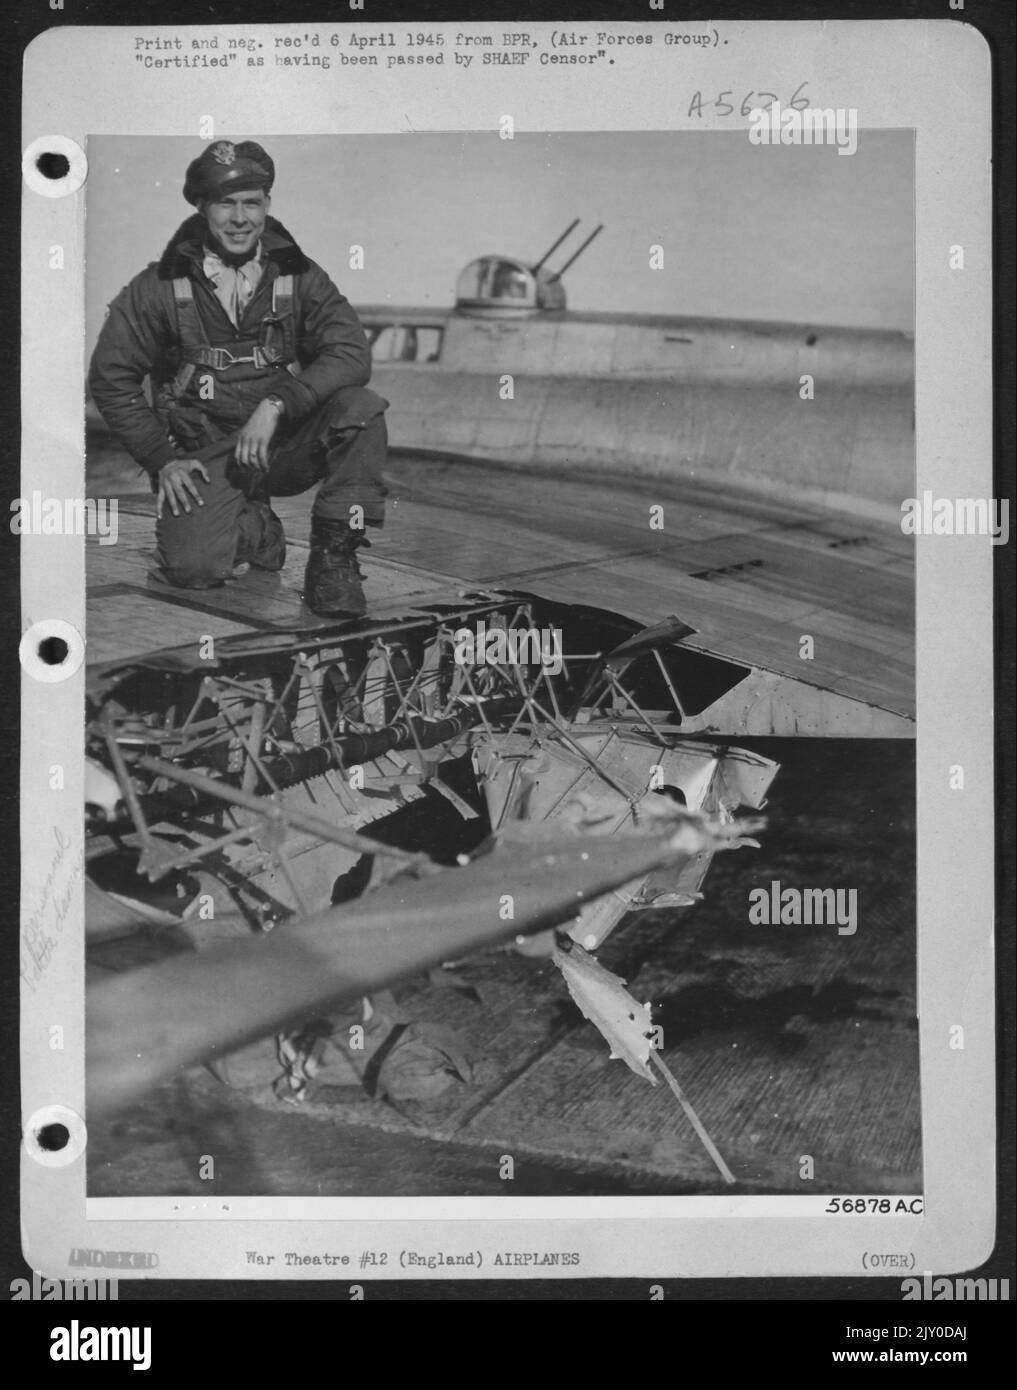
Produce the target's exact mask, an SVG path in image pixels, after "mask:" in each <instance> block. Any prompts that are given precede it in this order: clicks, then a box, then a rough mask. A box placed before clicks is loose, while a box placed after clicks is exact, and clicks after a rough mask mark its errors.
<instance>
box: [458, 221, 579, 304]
mask: <svg viewBox="0 0 1017 1390" xmlns="http://www.w3.org/2000/svg"><path fill="white" fill-rule="evenodd" d="M578 226H579V218H578V217H576V218H574V219H573V221H572V222H571V223H570V224H569V225H568V226H567V227H566V228H565V230H564V232H562V234H561V236H560V237H558V239H557V240H556V241H555V242H553V243H552V245H551V246H549V247H548V249H547V250H546V251H545V252H544V254H543V255H542V256H541V258H540V260H539V261H537V262H536V263H535V264H534V265H531V266H530V265H527V264H526V263H525V262H524V261H519V260H515V259H514V258H513V257H510V256H481V257H479V258H478V259H477V260H475V261H471V262H470V263H469V265H468V266H467V267H466V269H465V270H464V271H463V272H462V274H461V275H460V276H459V279H458V280H457V282H456V311H457V312H458V313H460V314H469V315H472V316H477V317H491V318H520V317H524V316H529V315H531V314H536V313H539V312H540V311H542V310H552V309H564V308H565V287H564V285H563V284H562V276H563V275H564V274H565V272H566V270H568V268H569V266H571V265H574V264H575V262H576V261H577V260H578V259H579V257H580V256H581V255H582V254H583V252H584V251H585V250H586V248H587V247H588V246H589V245H590V244H591V243H592V242H593V241H594V239H595V238H596V237H598V236H599V235H600V233H601V232H602V231H603V230H604V226H603V223H601V224H600V225H599V226H597V227H595V228H594V229H593V231H592V232H591V233H590V235H589V236H588V237H587V238H586V240H585V241H584V242H582V243H581V245H580V246H579V247H578V249H577V250H575V251H574V252H573V253H572V255H571V256H570V257H569V258H568V260H567V261H566V262H565V264H564V265H562V266H559V268H558V269H557V270H550V269H548V267H547V261H548V260H549V259H550V258H551V256H553V255H554V253H555V251H557V250H558V247H559V246H561V245H562V243H563V242H565V241H566V240H567V239H568V238H569V237H570V236H571V235H572V233H573V232H574V231H575V229H576V228H577V227H578Z"/></svg>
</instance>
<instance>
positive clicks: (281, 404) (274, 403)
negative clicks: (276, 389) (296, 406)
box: [264, 396, 286, 415]
mask: <svg viewBox="0 0 1017 1390" xmlns="http://www.w3.org/2000/svg"><path fill="white" fill-rule="evenodd" d="M264 399H265V401H266V403H267V404H268V405H270V406H271V407H272V409H273V410H278V412H279V414H280V415H285V414H286V402H285V401H284V400H283V399H282V397H281V396H265V398H264Z"/></svg>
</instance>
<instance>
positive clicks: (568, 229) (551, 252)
mask: <svg viewBox="0 0 1017 1390" xmlns="http://www.w3.org/2000/svg"><path fill="white" fill-rule="evenodd" d="M578 226H579V218H578V217H577V218H575V219H574V221H572V222H570V223H569V225H568V226H567V227H566V228H565V230H564V231H563V232H562V234H561V236H560V237H559V238H558V240H557V241H556V242H555V243H554V245H553V246H549V247H548V248H547V250H546V251H545V252H544V254H543V255H542V256H541V258H540V260H539V261H538V262H537V264H536V265H535V266H532V267H531V269H532V271H533V273H534V275H536V273H537V271H538V270H539V269H540V267H541V266H542V265H543V264H544V262H545V261H546V260H547V258H548V257H549V256H553V255H554V253H555V252H556V251H557V250H558V247H559V246H560V245H561V244H562V242H563V241H564V240H565V239H566V237H570V236H571V235H572V233H573V232H574V231H575V229H576V228H577V227H578Z"/></svg>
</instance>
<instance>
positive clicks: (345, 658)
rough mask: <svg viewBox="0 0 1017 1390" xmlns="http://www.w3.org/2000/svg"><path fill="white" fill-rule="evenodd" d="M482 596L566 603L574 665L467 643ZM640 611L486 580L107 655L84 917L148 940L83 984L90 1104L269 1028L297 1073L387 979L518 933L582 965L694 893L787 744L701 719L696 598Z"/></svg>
mask: <svg viewBox="0 0 1017 1390" xmlns="http://www.w3.org/2000/svg"><path fill="white" fill-rule="evenodd" d="M603 616H604V618H605V619H606V618H607V617H608V615H603ZM481 621H483V623H484V625H485V628H486V630H487V631H489V632H490V631H493V630H497V629H498V628H499V627H503V628H505V629H506V630H516V631H520V630H541V629H546V628H547V627H548V625H549V624H552V625H554V626H555V628H556V630H557V631H559V632H560V634H561V651H562V654H563V659H562V661H561V663H560V666H561V669H560V671H558V672H557V673H556V674H552V673H551V671H550V669H549V663H547V662H545V663H544V664H530V665H518V664H504V663H502V662H500V661H498V660H497V659H494V660H492V659H491V653H490V651H489V650H488V651H478V652H477V653H475V654H474V656H475V659H474V660H471V661H465V660H463V654H462V648H461V645H459V646H457V644H456V642H455V633H456V632H457V631H461V630H462V628H463V627H464V626H468V625H471V624H478V623H480V622H481ZM621 629H622V630H621V631H619V620H617V619H612V620H611V621H609V622H608V621H605V622H604V623H602V624H600V625H598V620H597V614H596V610H592V609H590V610H582V611H579V610H573V611H572V612H571V613H570V611H569V610H563V609H561V608H560V607H556V608H555V609H553V610H548V609H543V608H542V607H541V605H540V603H539V601H537V600H534V599H532V598H531V597H529V596H526V595H503V594H474V595H466V596H457V597H456V600H455V601H454V602H450V603H448V604H447V605H442V606H441V607H440V608H439V607H438V606H437V605H435V606H433V607H432V608H431V609H430V610H429V611H415V612H411V613H409V614H408V615H407V616H406V617H405V618H403V619H400V620H398V621H392V622H387V623H372V622H369V621H364V622H360V623H356V624H345V625H342V626H337V627H336V628H335V629H317V630H315V631H314V632H310V633H287V634H272V635H271V636H269V637H267V638H265V639H263V640H262V639H258V638H250V637H244V638H241V639H235V640H230V639H226V640H224V641H222V642H220V643H219V644H218V646H217V651H216V653H215V657H214V659H213V660H212V661H200V660H195V659H194V656H193V652H190V651H188V652H183V651H166V652H157V653H153V654H152V655H151V656H149V657H147V658H146V659H145V660H144V661H143V662H134V663H132V664H130V665H127V666H123V667H119V668H104V669H100V670H97V671H93V672H92V673H91V677H90V703H89V721H88V738H87V759H88V761H87V778H86V798H87V803H88V804H87V806H86V818H87V825H88V831H89V842H88V851H87V860H88V888H87V895H88V896H87V905H88V906H87V938H88V942H89V944H90V946H91V947H93V948H104V947H107V946H108V943H110V942H117V941H120V940H122V939H127V938H138V937H139V936H141V937H144V938H145V939H146V940H147V941H148V943H149V944H150V945H152V944H153V943H154V945H155V949H154V950H153V951H151V952H149V956H148V963H146V964H144V965H143V966H142V967H141V968H131V969H123V968H122V967H115V968H114V970H113V972H112V973H110V971H109V960H108V953H107V960H106V962H105V964H106V967H107V969H106V972H105V973H104V974H103V975H102V977H101V978H100V979H99V980H98V982H97V983H93V984H91V985H90V987H89V995H88V1047H89V1053H88V1078H89V1105H90V1108H91V1109H92V1110H93V1113H98V1114H108V1113H111V1112H112V1111H115V1110H116V1109H118V1108H120V1107H122V1106H124V1105H125V1104H128V1103H129V1102H130V1101H131V1100H132V1099H134V1098H136V1097H137V1096H139V1095H140V1094H142V1093H144V1091H145V1090H147V1089H148V1088H150V1087H151V1086H153V1085H154V1084H156V1083H157V1082H158V1081H159V1080H161V1079H163V1078H165V1077H167V1076H170V1075H173V1074H174V1073H176V1072H178V1071H179V1070H181V1069H182V1068H185V1067H187V1066H191V1065H194V1064H196V1063H201V1062H204V1063H208V1064H212V1065H218V1064H219V1063H221V1062H222V1060H223V1059H224V1058H227V1057H228V1056H229V1054H230V1053H232V1052H235V1051H236V1049H238V1048H240V1047H242V1046H243V1045H245V1044H247V1043H249V1042H251V1041H252V1040H253V1039H257V1038H260V1037H266V1036H270V1035H272V1034H276V1035H278V1036H279V1049H278V1053H279V1057H280V1058H281V1062H282V1066H283V1070H284V1073H285V1077H286V1080H287V1082H288V1085H287V1088H286V1089H287V1093H288V1095H289V1096H290V1098H297V1099H299V1098H300V1096H301V1095H302V1094H304V1093H305V1092H306V1086H307V1084H308V1083H309V1082H310V1080H311V1079H312V1078H313V1074H314V1067H315V1063H314V1057H315V1055H317V1054H316V1053H315V1050H314V1048H315V1039H314V1037H313V1035H310V1036H309V1034H308V1032H307V1030H306V1029H305V1028H304V1024H305V1023H306V1021H307V1020H308V1019H309V1018H310V1017H311V1016H312V1015H313V1016H321V1015H322V1013H325V1014H330V1015H331V1016H332V1017H333V1018H334V1019H342V1020H343V1022H344V1025H345V1024H346V1023H348V1021H349V1020H350V1019H353V1020H357V1019H360V1020H364V1021H366V1020H368V1019H369V1018H370V1014H371V1011H372V1005H371V1003H370V1000H371V998H372V996H374V995H375V994H376V992H377V991H381V990H384V989H386V988H387V987H388V986H389V985H390V984H392V983H393V982H395V981H397V980H400V979H405V978H406V977H407V976H409V975H412V974H414V973H419V972H422V971H426V970H427V969H429V968H432V967H440V966H441V965H442V963H443V962H447V961H450V960H459V959H462V958H463V957H464V956H465V955H467V954H468V953H470V952H473V951H476V950H482V949H490V948H491V947H492V946H497V945H504V944H509V945H511V946H513V947H514V948H515V949H517V950H520V951H522V952H524V953H528V954H543V955H551V954H552V953H554V959H555V961H556V963H557V964H558V965H559V966H560V968H562V969H563V971H564V973H565V975H566V978H567V979H568V976H569V971H570V969H572V970H574V960H573V961H572V962H571V963H570V962H569V960H568V952H567V950H566V949H565V948H566V947H567V946H568V945H569V944H570V943H575V945H576V952H577V955H576V957H575V959H576V960H577V959H579V958H580V956H582V957H586V956H588V955H589V953H592V952H595V951H596V950H597V949H598V948H599V947H600V946H601V945H602V943H603V942H604V940H605V939H606V938H607V936H608V935H609V934H610V932H611V931H612V930H613V929H614V927H615V926H616V925H617V924H618V923H619V921H620V920H621V919H622V917H624V916H625V914H626V913H628V912H630V911H632V910H637V909H640V908H644V907H649V906H655V907H661V906H672V907H673V906H682V907H685V906H689V905H692V904H694V903H695V902H696V901H697V899H698V898H699V897H700V895H701V888H702V884H703V880H704V878H705V875H706V873H707V870H708V868H709V865H710V862H711V860H712V857H713V855H714V854H715V853H716V852H717V850H718V849H727V848H736V847H739V846H741V845H745V844H754V843H755V841H754V840H752V839H751V838H750V837H751V835H752V834H753V832H754V831H756V830H757V829H758V828H759V826H760V825H761V822H760V821H759V820H758V819H756V818H750V819H744V820H742V819H739V818H738V815H739V812H740V811H743V810H744V811H748V812H754V811H757V810H759V809H760V808H761V807H762V806H763V805H764V802H765V797H766V793H767V789H768V787H769V785H770V783H771V781H772V779H773V777H774V775H775V773H776V771H777V768H776V765H775V764H774V763H772V762H771V761H769V760H768V759H766V758H763V757H761V756H759V755H757V754H755V753H751V752H748V751H745V750H739V749H736V748H729V747H717V746H714V745H712V744H708V743H703V742H699V741H698V740H696V739H694V738H690V737H689V736H688V734H687V733H686V732H684V725H685V724H686V723H687V722H689V720H690V719H692V718H694V716H695V714H696V695H695V691H694V689H693V688H692V686H691V683H690V681H689V668H688V667H686V665H685V664H684V661H683V650H682V647H681V641H682V637H683V636H684V635H687V634H688V632H689V631H690V630H689V629H688V628H687V627H686V626H685V625H684V624H683V623H681V622H680V620H679V619H677V618H671V619H667V620H665V621H664V622H663V623H661V624H658V625H656V626H655V627H653V628H648V629H644V630H642V631H637V630H636V627H635V624H628V625H627V629H628V630H625V629H626V625H625V624H622V625H621ZM619 637H620V638H621V640H620V641H619V640H618V639H619ZM712 693H713V692H712V690H711V692H710V694H711V695H712ZM704 698H705V696H704ZM435 798H440V799H441V801H440V802H439V801H436V800H435ZM421 802H424V803H425V804H426V806H435V807H436V806H438V805H440V804H441V803H442V802H443V803H445V805H446V806H447V807H450V808H452V809H453V810H454V812H455V813H456V823H457V824H459V825H460V827H461V831H462V836H463V841H462V845H463V847H462V848H458V847H457V846H456V845H455V844H452V845H451V846H449V845H445V846H444V852H443V853H438V852H437V851H435V850H434V849H433V847H432V850H431V852H427V850H425V848H423V847H422V846H421V845H420V844H419V843H418V841H419V835H418V833H417V832H414V833H413V834H409V833H408V832H407V831H406V829H405V824H404V822H405V816H404V814H403V813H405V812H406V811H407V809H408V808H410V807H412V806H413V805H414V804H415V803H421ZM441 861H444V862H441ZM556 933H559V936H558V945H557V949H556ZM153 956H154V957H155V958H154V959H153ZM593 963H594V965H596V963H595V962H593ZM596 968H597V969H598V970H600V969H601V967H599V966H598V967H596ZM602 974H604V975H606V974H607V972H604V971H602ZM611 979H614V977H611ZM618 984H619V985H620V984H621V982H620V981H619V982H618ZM569 987H570V989H572V983H571V982H570V984H569ZM584 1012H586V1010H585V1009H584ZM587 1016H588V1017H590V1018H591V1019H592V1021H593V1022H594V1023H595V1024H596V1025H597V1026H598V1027H600V1028H601V1031H603V1032H604V1033H605V1036H607V1037H608V1039H609V1041H611V1030H610V1029H605V1028H604V1026H603V1020H602V1019H600V1018H599V1017H598V1016H597V1011H596V1010H593V1011H592V1012H591V1013H589V1014H588V1015H587ZM418 1041H419V1040H418ZM418 1051H419V1048H418ZM641 1051H642V1044H640V1052H641ZM446 1053H450V1054H451V1055H455V1048H454V1046H450V1047H449V1048H446ZM646 1063H647V1058H646V1057H645V1056H643V1057H642V1061H641V1065H640V1066H639V1067H637V1068H634V1069H636V1070H638V1071H640V1072H641V1073H642V1074H644V1075H645V1076H647V1077H648V1078H649V1079H651V1080H652V1079H653V1078H652V1074H651V1073H650V1072H649V1069H648V1066H647V1064H646ZM630 1065H631V1061H630ZM458 1069H459V1072H460V1074H461V1075H462V1074H463V1073H466V1074H468V1072H469V1067H468V1065H467V1064H466V1063H461V1064H459V1066H458ZM672 1080H673V1078H672ZM675 1087H676V1083H675V1086H672V1089H675ZM676 1094H677V1091H676ZM683 1103H684V1102H683ZM704 1142H705V1141H704Z"/></svg>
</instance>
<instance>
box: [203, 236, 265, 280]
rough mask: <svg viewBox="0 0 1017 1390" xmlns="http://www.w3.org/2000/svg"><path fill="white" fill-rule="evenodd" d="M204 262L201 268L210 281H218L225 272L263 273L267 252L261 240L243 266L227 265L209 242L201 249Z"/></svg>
mask: <svg viewBox="0 0 1017 1390" xmlns="http://www.w3.org/2000/svg"><path fill="white" fill-rule="evenodd" d="M201 254H202V262H201V268H202V270H203V271H204V273H205V275H206V277H207V278H208V279H209V280H216V279H218V277H219V276H220V275H221V274H222V272H223V271H224V270H233V271H236V272H237V273H239V274H246V273H249V272H250V271H252V270H258V271H261V270H263V269H264V266H265V259H266V256H267V252H266V251H265V242H264V239H262V240H259V242H258V245H257V247H256V248H255V251H254V255H253V256H249V257H248V259H247V260H246V261H244V262H243V263H242V264H241V265H237V266H232V265H227V264H226V262H225V261H224V260H223V258H222V257H221V256H220V254H219V252H218V251H214V250H213V249H212V247H211V246H209V245H208V243H207V242H205V243H204V245H203V246H202V248H201Z"/></svg>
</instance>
